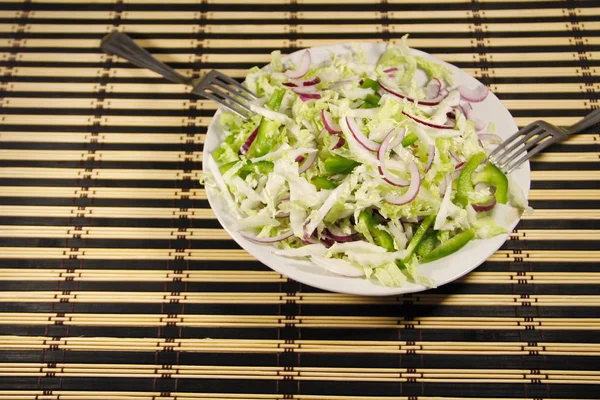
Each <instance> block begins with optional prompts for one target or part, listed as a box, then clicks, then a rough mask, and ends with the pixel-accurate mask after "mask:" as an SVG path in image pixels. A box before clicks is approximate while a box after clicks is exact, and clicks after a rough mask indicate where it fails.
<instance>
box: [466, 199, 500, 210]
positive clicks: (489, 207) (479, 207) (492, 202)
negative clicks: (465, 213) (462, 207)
mask: <svg viewBox="0 0 600 400" xmlns="http://www.w3.org/2000/svg"><path fill="white" fill-rule="evenodd" d="M495 205H496V197H495V196H492V198H491V199H490V200H489V201H487V202H486V203H481V204H471V206H472V207H473V210H475V211H477V212H486V211H490V210H492V209H493V208H494V206H495Z"/></svg>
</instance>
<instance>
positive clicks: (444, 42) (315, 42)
mask: <svg viewBox="0 0 600 400" xmlns="http://www.w3.org/2000/svg"><path fill="white" fill-rule="evenodd" d="M2 40H4V42H2ZM580 40H581V42H582V43H583V44H584V45H597V44H600V38H599V37H594V36H588V37H583V38H581V39H580ZM360 41H364V42H379V41H381V40H378V39H360ZM136 42H138V43H139V44H140V45H141V46H143V47H148V48H160V49H165V48H189V49H194V50H195V49H196V48H197V47H198V45H200V44H202V47H203V48H206V49H211V48H279V49H286V48H288V47H289V46H290V41H289V40H288V39H281V38H270V39H244V40H243V41H240V40H236V39H214V38H208V39H206V40H204V41H202V43H200V42H199V41H198V40H196V39H159V38H156V39H137V40H136ZM390 42H391V43H395V44H397V43H399V39H391V40H390ZM0 43H2V44H3V47H12V46H13V45H14V44H15V42H14V40H13V39H0ZM337 43H340V39H321V38H310V39H307V38H300V39H298V40H297V45H298V47H313V46H323V45H331V44H337ZM483 44H484V45H485V46H486V47H492V48H493V47H515V48H518V49H521V48H523V47H540V48H542V50H543V49H544V47H545V46H569V47H571V46H574V45H576V44H577V43H576V41H575V39H574V38H573V37H532V38H527V40H523V39H522V38H518V37H514V38H511V37H508V38H484V39H483ZM18 45H19V47H23V48H34V47H35V48H47V47H51V48H87V49H89V48H94V49H97V48H99V47H100V39H59V38H56V39H44V38H24V39H22V40H20V41H19V43H18ZM409 45H410V46H411V47H415V48H440V47H452V48H457V47H458V48H462V47H465V48H472V49H475V48H477V45H478V43H477V41H476V40H475V39H463V38H411V39H409ZM569 50H571V49H569Z"/></svg>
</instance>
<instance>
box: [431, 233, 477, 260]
mask: <svg viewBox="0 0 600 400" xmlns="http://www.w3.org/2000/svg"><path fill="white" fill-rule="evenodd" d="M474 237H475V232H473V231H472V230H470V229H469V230H467V231H464V232H461V233H459V234H458V235H456V236H454V237H452V238H450V239H449V240H447V241H446V242H444V243H442V244H440V245H439V246H437V247H436V248H435V249H433V250H432V251H430V252H429V253H427V254H426V255H425V256H424V257H423V260H422V261H423V262H430V261H435V260H439V259H440V258H443V257H446V256H449V255H450V254H452V253H455V252H457V251H458V250H460V249H461V248H463V247H464V245H466V244H467V243H469V242H470V241H471V240H472V239H473V238H474Z"/></svg>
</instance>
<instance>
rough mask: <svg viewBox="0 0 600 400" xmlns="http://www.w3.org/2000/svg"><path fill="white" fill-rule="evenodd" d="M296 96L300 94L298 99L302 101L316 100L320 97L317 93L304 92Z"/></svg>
mask: <svg viewBox="0 0 600 400" xmlns="http://www.w3.org/2000/svg"><path fill="white" fill-rule="evenodd" d="M298 96H300V99H301V100H302V101H304V102H306V101H309V100H318V99H320V98H321V95H320V94H319V93H306V94H299V95H298Z"/></svg>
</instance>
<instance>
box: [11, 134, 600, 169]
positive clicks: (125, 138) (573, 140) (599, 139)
mask: <svg viewBox="0 0 600 400" xmlns="http://www.w3.org/2000/svg"><path fill="white" fill-rule="evenodd" d="M205 139H206V135H205V134H203V133H198V134H193V135H187V134H186V135H184V134H172V133H127V132H123V133H98V134H91V133H89V132H9V131H4V132H0V142H37V143H92V142H94V143H156V144H159V143H160V144H185V143H195V144H203V143H204V141H205ZM598 143H600V134H592V133H590V134H585V135H583V134H582V135H572V136H569V138H568V139H567V140H565V141H564V142H561V144H562V145H586V144H598ZM536 172H538V173H540V174H541V173H542V171H534V172H532V174H535V173H536ZM581 172H582V173H584V174H587V173H588V172H587V171H581ZM560 173H562V172H560ZM589 173H592V172H589ZM577 177H578V176H574V177H572V178H571V179H577Z"/></svg>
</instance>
